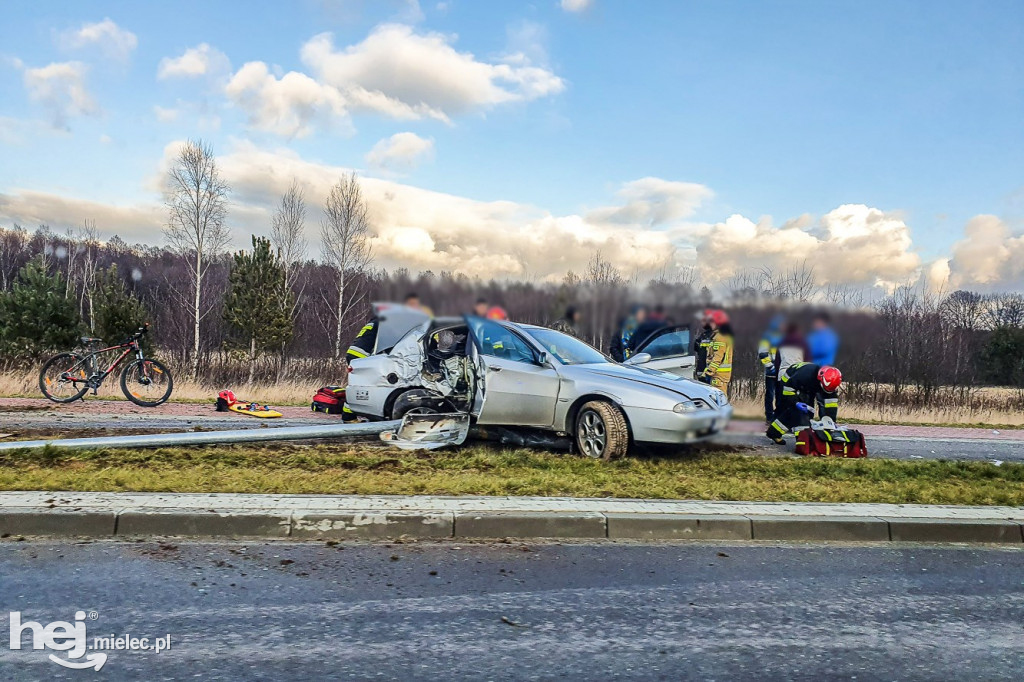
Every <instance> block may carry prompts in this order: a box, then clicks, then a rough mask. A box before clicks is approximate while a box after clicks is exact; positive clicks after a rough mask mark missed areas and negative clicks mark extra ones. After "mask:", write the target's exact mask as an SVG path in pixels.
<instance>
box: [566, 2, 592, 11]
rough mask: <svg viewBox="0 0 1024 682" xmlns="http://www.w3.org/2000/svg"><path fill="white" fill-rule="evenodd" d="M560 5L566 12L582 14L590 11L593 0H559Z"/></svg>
mask: <svg viewBox="0 0 1024 682" xmlns="http://www.w3.org/2000/svg"><path fill="white" fill-rule="evenodd" d="M560 4H561V5H562V9H564V10H565V11H566V12H582V11H584V10H587V9H590V7H591V6H592V5H593V4H594V0H561V3H560Z"/></svg>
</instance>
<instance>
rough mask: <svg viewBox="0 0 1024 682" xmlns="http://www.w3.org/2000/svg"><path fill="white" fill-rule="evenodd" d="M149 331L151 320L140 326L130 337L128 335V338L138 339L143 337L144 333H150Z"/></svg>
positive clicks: (131, 339)
mask: <svg viewBox="0 0 1024 682" xmlns="http://www.w3.org/2000/svg"><path fill="white" fill-rule="evenodd" d="M148 333H149V322H146V323H145V324H143V325H142V326H141V327H139V328H138V329H137V330H136V332H135V333H134V334H132V335H131V336H130V337H128V340H129V341H138V340H139V339H141V338H142V336H143V335H144V334H148Z"/></svg>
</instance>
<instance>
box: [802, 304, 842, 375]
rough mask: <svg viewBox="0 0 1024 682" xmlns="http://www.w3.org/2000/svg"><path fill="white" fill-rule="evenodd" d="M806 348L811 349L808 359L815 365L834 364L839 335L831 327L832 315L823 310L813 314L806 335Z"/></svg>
mask: <svg viewBox="0 0 1024 682" xmlns="http://www.w3.org/2000/svg"><path fill="white" fill-rule="evenodd" d="M807 348H808V350H810V351H811V357H810V361H811V362H813V363H814V364H816V365H821V366H826V365H834V364H836V353H838V352H839V335H838V334H836V330H835V329H833V328H832V317H831V316H830V315H829V314H828V313H827V312H825V311H822V312H820V313H818V314H817V315H815V316H814V320H813V321H812V322H811V333H810V334H808V335H807Z"/></svg>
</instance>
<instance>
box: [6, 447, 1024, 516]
mask: <svg viewBox="0 0 1024 682" xmlns="http://www.w3.org/2000/svg"><path fill="white" fill-rule="evenodd" d="M0 490H77V491H88V490H92V491H151V492H241V493H278V494H286V493H314V494H389V495H411V494H437V495H541V496H572V497H630V498H652V499H704V500H758V501H786V502H888V503H920V504H966V505H1009V506H1021V505H1024V465H1022V464H1013V463H1005V464H1003V465H1002V466H995V465H993V464H990V463H987V462H946V461H909V462H908V461H896V460H882V459H879V460H874V459H867V460H834V459H818V458H796V459H794V458H785V457H751V456H744V455H738V454H730V453H719V452H706V453H701V454H696V455H693V454H691V455H679V456H672V457H651V458H637V459H625V460H621V461H617V462H611V463H605V462H598V461H592V460H587V459H583V458H579V457H573V456H569V455H565V454H557V453H548V452H541V451H533V450H524V449H507V448H500V447H491V446H472V447H466V448H462V449H459V450H452V451H444V450H442V451H435V452H433V453H415V452H403V451H397V450H391V449H385V448H381V447H374V446H367V445H360V444H346V445H315V446H310V445H300V444H274V445H266V446H232V447H224V446H210V447H196V448H188V449H183V448H161V449H153V450H121V449H110V450H96V451H62V450H56V449H45V450H39V451H21V452H5V453H2V456H0Z"/></svg>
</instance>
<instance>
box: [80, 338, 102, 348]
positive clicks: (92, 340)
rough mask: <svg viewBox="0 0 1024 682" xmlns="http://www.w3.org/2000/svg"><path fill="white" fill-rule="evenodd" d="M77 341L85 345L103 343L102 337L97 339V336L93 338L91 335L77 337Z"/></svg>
mask: <svg viewBox="0 0 1024 682" xmlns="http://www.w3.org/2000/svg"><path fill="white" fill-rule="evenodd" d="M79 341H81V342H82V344H83V345H86V346H88V345H91V344H94V343H103V339H97V338H93V337H91V336H83V337H81V338H80V339H79Z"/></svg>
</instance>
